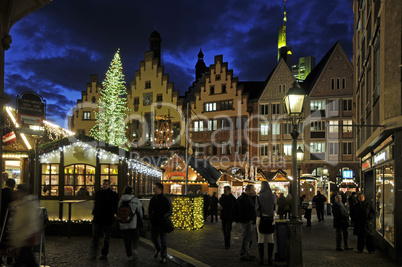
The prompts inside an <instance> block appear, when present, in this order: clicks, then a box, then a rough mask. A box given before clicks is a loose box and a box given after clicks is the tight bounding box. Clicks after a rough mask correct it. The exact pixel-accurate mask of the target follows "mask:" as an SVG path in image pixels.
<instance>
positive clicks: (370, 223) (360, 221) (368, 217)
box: [353, 193, 375, 254]
mask: <svg viewBox="0 0 402 267" xmlns="http://www.w3.org/2000/svg"><path fill="white" fill-rule="evenodd" d="M357 200H358V203H357V204H356V205H355V207H354V216H355V227H354V229H353V234H354V235H357V252H359V253H362V252H363V249H364V245H366V248H367V250H368V252H369V253H370V254H373V253H374V237H373V233H374V219H375V210H374V209H373V206H372V205H371V204H370V203H369V202H368V201H365V196H364V194H362V193H359V194H357Z"/></svg>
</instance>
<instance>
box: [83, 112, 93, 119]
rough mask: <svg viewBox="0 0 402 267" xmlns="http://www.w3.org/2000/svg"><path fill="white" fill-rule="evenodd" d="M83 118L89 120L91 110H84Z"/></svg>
mask: <svg viewBox="0 0 402 267" xmlns="http://www.w3.org/2000/svg"><path fill="white" fill-rule="evenodd" d="M83 119H84V120H90V119H91V111H84V114H83Z"/></svg>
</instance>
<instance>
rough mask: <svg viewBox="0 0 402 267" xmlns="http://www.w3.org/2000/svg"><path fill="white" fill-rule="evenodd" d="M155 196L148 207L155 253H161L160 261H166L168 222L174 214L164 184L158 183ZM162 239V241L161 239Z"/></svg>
mask: <svg viewBox="0 0 402 267" xmlns="http://www.w3.org/2000/svg"><path fill="white" fill-rule="evenodd" d="M153 191H154V196H153V197H152V198H151V201H150V202H149V207H148V214H149V219H150V221H151V226H152V227H151V236H152V237H151V238H152V242H153V243H154V246H155V255H154V257H155V258H157V257H158V255H159V252H160V253H161V259H160V260H159V262H160V263H166V258H167V243H166V242H167V230H166V223H167V220H169V217H170V215H172V203H171V201H170V199H169V198H168V197H166V196H165V195H164V194H163V184H161V183H156V184H155V185H154V187H153ZM158 239H160V243H159V240H158Z"/></svg>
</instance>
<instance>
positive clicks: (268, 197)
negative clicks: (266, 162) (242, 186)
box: [255, 181, 276, 266]
mask: <svg viewBox="0 0 402 267" xmlns="http://www.w3.org/2000/svg"><path fill="white" fill-rule="evenodd" d="M275 200H276V197H275V195H274V194H273V193H272V190H271V187H269V184H268V182H267V181H262V182H261V191H260V193H259V195H258V197H257V199H256V202H255V211H256V214H257V221H256V226H257V234H258V240H257V243H258V254H259V256H260V262H259V264H260V265H264V245H265V242H266V243H268V265H269V266H270V265H272V253H273V252H274V233H272V234H264V233H260V230H259V227H258V226H259V225H260V222H261V218H262V217H272V219H273V218H274V210H275Z"/></svg>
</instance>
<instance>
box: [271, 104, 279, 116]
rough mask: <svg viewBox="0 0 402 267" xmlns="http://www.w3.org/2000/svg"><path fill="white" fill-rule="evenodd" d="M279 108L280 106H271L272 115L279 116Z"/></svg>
mask: <svg viewBox="0 0 402 267" xmlns="http://www.w3.org/2000/svg"><path fill="white" fill-rule="evenodd" d="M279 107H280V104H272V115H278V114H281V111H280V110H279Z"/></svg>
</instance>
